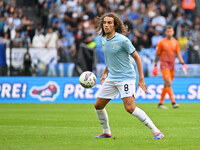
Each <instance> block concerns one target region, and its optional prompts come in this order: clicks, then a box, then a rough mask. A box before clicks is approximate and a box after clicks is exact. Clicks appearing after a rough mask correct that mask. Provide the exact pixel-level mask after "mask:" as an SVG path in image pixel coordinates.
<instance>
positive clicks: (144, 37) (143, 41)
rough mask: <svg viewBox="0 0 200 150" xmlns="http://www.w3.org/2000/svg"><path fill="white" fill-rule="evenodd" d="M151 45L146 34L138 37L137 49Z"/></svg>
mask: <svg viewBox="0 0 200 150" xmlns="http://www.w3.org/2000/svg"><path fill="white" fill-rule="evenodd" d="M150 47H151V40H150V39H149V38H148V36H147V34H143V35H142V38H141V39H140V45H139V49H141V50H142V49H143V48H150Z"/></svg>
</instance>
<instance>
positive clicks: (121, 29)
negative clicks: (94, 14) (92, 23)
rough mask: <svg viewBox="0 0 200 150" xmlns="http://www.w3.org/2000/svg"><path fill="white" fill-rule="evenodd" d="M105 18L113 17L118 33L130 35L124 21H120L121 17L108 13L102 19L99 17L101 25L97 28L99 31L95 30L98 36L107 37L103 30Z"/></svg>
mask: <svg viewBox="0 0 200 150" xmlns="http://www.w3.org/2000/svg"><path fill="white" fill-rule="evenodd" d="M105 17H112V18H113V19H114V26H115V31H116V32H118V33H121V34H126V33H128V27H127V26H125V25H124V23H123V21H122V20H121V19H120V17H119V16H118V15H117V14H115V13H106V14H104V15H102V16H101V17H98V20H99V24H98V26H97V29H96V30H95V31H96V33H97V34H99V35H101V36H105V32H104V30H103V21H104V18H105ZM99 32H100V33H99Z"/></svg>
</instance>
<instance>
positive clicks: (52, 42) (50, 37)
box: [45, 26, 58, 48]
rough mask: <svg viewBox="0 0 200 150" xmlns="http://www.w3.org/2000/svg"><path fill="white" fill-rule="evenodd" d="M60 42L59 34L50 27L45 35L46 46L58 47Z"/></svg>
mask: <svg viewBox="0 0 200 150" xmlns="http://www.w3.org/2000/svg"><path fill="white" fill-rule="evenodd" d="M57 42H58V35H57V33H56V32H54V31H53V28H52V27H51V26H50V27H48V33H47V34H46V35H45V47H46V48H56V46H57Z"/></svg>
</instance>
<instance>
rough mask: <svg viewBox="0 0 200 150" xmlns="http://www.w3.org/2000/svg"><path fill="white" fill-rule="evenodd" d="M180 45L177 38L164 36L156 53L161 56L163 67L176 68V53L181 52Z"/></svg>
mask: <svg viewBox="0 0 200 150" xmlns="http://www.w3.org/2000/svg"><path fill="white" fill-rule="evenodd" d="M180 52H181V50H180V46H179V44H178V41H177V40H176V39H173V38H172V39H171V40H168V39H167V38H163V39H162V40H161V41H160V42H159V43H158V44H157V49H156V53H157V54H158V55H159V57H160V65H161V66H160V67H161V69H164V68H166V69H170V70H172V69H174V61H175V54H178V53H180Z"/></svg>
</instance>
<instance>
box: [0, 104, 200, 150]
mask: <svg viewBox="0 0 200 150" xmlns="http://www.w3.org/2000/svg"><path fill="white" fill-rule="evenodd" d="M166 105H167V106H168V107H169V109H168V110H161V109H157V104H156V103H140V104H137V106H138V107H140V108H141V109H143V110H144V111H145V112H146V113H147V114H148V115H149V117H150V118H151V119H152V120H153V122H154V123H155V124H156V125H157V127H158V128H159V129H160V130H161V131H162V132H163V133H164V134H165V138H164V139H162V140H153V139H152V138H153V135H152V133H151V131H150V130H149V129H148V128H147V127H146V126H145V125H143V124H142V123H141V122H140V121H139V120H137V118H135V117H134V116H132V115H130V114H128V113H127V112H126V111H125V109H124V106H123V104H122V103H117V104H115V103H109V104H108V105H107V107H106V108H107V112H108V115H109V120H110V127H111V131H112V134H113V137H114V138H113V139H94V138H93V137H94V136H96V135H98V134H100V133H101V132H102V128H101V125H100V124H99V121H98V119H97V116H96V113H95V110H94V105H93V104H0V150H129V149H131V150H132V149H134V150H199V149H200V116H199V114H200V103H181V107H180V108H179V109H172V107H171V105H170V104H169V103H167V104H166Z"/></svg>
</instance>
